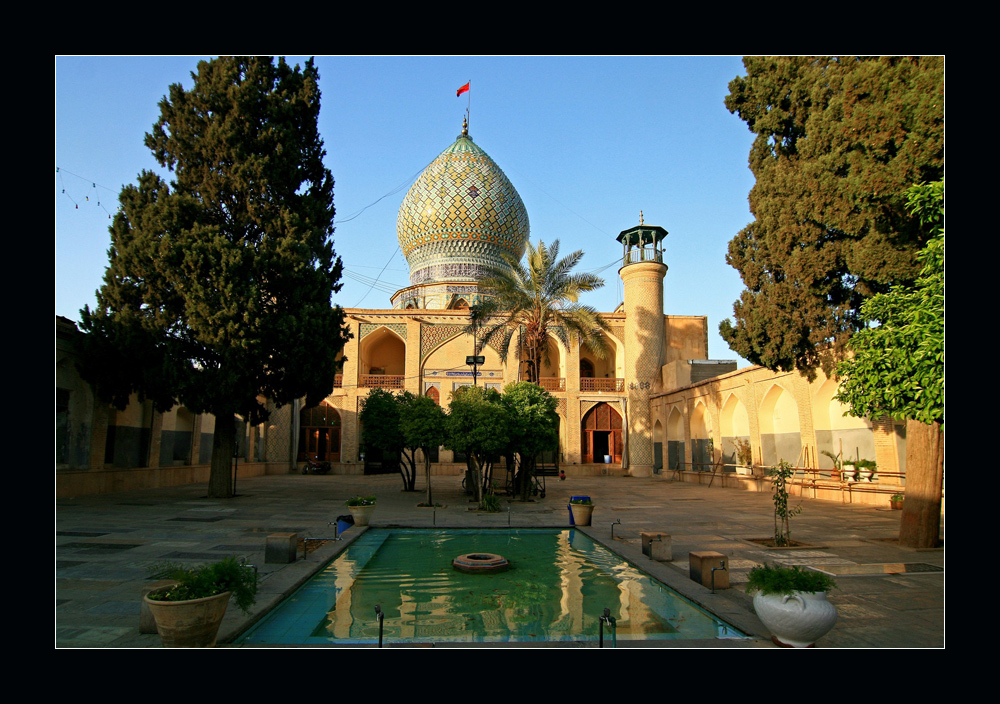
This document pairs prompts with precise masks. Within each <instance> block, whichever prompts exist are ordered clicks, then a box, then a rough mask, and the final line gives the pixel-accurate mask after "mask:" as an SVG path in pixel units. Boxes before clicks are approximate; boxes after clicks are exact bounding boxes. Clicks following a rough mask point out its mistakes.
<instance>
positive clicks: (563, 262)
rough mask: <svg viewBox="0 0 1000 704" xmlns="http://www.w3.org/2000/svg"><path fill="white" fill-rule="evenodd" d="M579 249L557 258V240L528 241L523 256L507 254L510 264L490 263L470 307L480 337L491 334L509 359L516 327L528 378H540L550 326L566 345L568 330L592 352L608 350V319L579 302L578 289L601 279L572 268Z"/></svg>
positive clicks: (591, 288) (594, 285)
mask: <svg viewBox="0 0 1000 704" xmlns="http://www.w3.org/2000/svg"><path fill="white" fill-rule="evenodd" d="M582 258H583V252H582V251H580V250H577V251H576V252H573V253H572V254H570V255H568V256H566V257H564V258H563V259H559V240H556V241H555V242H553V243H552V244H551V245H550V246H548V247H546V246H545V243H543V242H541V241H539V243H538V247H537V248H536V247H534V246H532V244H531V242H528V251H527V256H526V257H525V262H524V263H523V264H522V263H521V262H520V261H518V260H516V259H514V258H513V257H512V256H509V255H505V256H504V259H505V260H506V262H507V265H508V267H509V268H501V267H493V268H491V269H490V270H488V271H487V273H486V274H485V276H484V278H482V279H481V280H480V282H479V291H480V293H482V294H484V299H483V301H482V302H481V303H480V304H479V305H478V306H476V307H475V308H474V309H473V311H472V324H471V325H470V329H471V331H472V332H473V334H476V333H475V328H476V327H478V328H479V329H480V330H481V334H480V335H479V337H478V338H477V339H478V340H490V339H491V338H493V342H492V343H491V344H492V345H493V346H494V347H496V349H497V350H498V351H499V352H500V359H501V361H503V362H506V361H507V356H508V353H509V349H510V342H511V339H512V338H513V336H514V333H515V332H517V333H518V337H519V340H518V346H517V356H518V358H519V359H522V361H527V362H528V372H527V374H528V379H527V381H532V382H535V383H538V381H539V376H540V370H541V362H542V357H543V355H547V354H548V336H549V333H550V332H551V333H552V334H554V335H555V336H556V337H558V338H559V339H560V340H561V341H562V343H563V344H564V345H565V346H566V348H567V349H569V346H570V334H574V335H575V336H576V337H578V338H579V340H580V342H581V343H586V344H587V345H588V346H589V347H590V349H591V350H593V352H594V354H595V355H597V356H598V357H601V358H603V357H604V356H605V355H606V354H607V344H606V343H605V341H604V335H603V334H602V331H603V330H608V329H609V327H608V324H607V322H605V321H604V320H603V319H602V318H601V317H600V316H599V315H598V314H597V312H596V311H595V310H594V309H593V308H592V307H590V306H586V305H582V304H581V303H579V302H578V299H579V297H580V294H581V293H584V292H585V291H594V290H596V289H599V288H600V287H601V286H603V285H604V280H603V279H600V278H598V277H597V276H594V275H593V274H574V273H572V269H573V267H575V266H576V265H577V264H578V263H579V262H580V259H582Z"/></svg>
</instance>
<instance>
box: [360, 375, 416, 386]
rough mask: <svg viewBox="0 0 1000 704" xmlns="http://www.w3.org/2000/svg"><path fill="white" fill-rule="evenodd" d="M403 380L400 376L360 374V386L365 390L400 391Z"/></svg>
mask: <svg viewBox="0 0 1000 704" xmlns="http://www.w3.org/2000/svg"><path fill="white" fill-rule="evenodd" d="M405 378H406V377H404V376H403V375H402V374H362V375H361V386H363V387H364V388H366V389H401V388H403V379H405Z"/></svg>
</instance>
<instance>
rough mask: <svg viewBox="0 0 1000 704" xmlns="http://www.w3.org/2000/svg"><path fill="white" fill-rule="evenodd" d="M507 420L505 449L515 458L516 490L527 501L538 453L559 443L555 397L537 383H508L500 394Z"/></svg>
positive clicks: (554, 447) (555, 446)
mask: <svg viewBox="0 0 1000 704" xmlns="http://www.w3.org/2000/svg"><path fill="white" fill-rule="evenodd" d="M501 400H502V402H503V404H504V406H506V408H507V415H508V420H509V425H508V431H509V435H508V437H509V446H508V452H509V453H510V454H513V455H515V456H516V458H517V463H516V465H517V473H516V474H515V476H514V487H515V490H516V491H517V492H518V493H519V494H520V496H521V500H522V501H527V499H528V492H529V490H530V489H531V479H532V477H533V476H534V472H535V463H536V459H537V457H538V455H539V454H541V453H542V452H545V451H548V450H553V449H556V448H558V446H559V414H558V413H557V412H556V399H555V398H554V397H553V396H552V394H550V393H549V392H548V391H546V390H545V389H543V388H541V387H540V386H538V385H537V384H533V383H530V382H527V381H521V382H517V383H515V384H509V385H508V386H507V387H506V388H505V389H504V390H503V394H502V395H501Z"/></svg>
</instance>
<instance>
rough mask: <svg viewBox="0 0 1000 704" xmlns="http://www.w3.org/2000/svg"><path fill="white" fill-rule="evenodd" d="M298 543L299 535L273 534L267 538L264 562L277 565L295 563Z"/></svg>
mask: <svg viewBox="0 0 1000 704" xmlns="http://www.w3.org/2000/svg"><path fill="white" fill-rule="evenodd" d="M298 541H299V536H298V533H272V534H271V535H269V536H267V543H266V545H265V547H264V562H271V563H276V564H288V563H289V562H295V554H296V549H297V547H298Z"/></svg>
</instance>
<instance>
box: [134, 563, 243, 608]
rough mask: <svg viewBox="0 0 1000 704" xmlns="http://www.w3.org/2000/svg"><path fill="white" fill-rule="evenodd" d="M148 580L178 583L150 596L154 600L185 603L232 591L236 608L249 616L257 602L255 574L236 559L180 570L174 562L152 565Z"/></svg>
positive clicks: (151, 593) (180, 567) (179, 566)
mask: <svg viewBox="0 0 1000 704" xmlns="http://www.w3.org/2000/svg"><path fill="white" fill-rule="evenodd" d="M150 578H151V579H172V580H174V581H176V582H178V584H176V585H174V586H172V587H165V588H163V589H158V590H156V591H153V592H150V593H149V598H150V599H152V600H154V601H188V600H190V599H203V598H205V597H209V596H216V595H217V594H222V593H224V592H232V593H233V598H234V599H235V600H236V606H238V607H239V608H240V610H241V611H242V612H243V613H245V614H248V613H250V607H251V606H253V604H254V602H255V601H256V600H257V581H258V577H257V572H256V571H255V570H254V569H253V568H252V567H248V566H247V565H245V564H242V563H240V562H239V561H237V559H236V558H235V557H227V558H225V559H223V560H220V561H219V562H215V563H212V564H210V565H201V566H198V567H182V566H181V565H178V564H175V563H161V564H157V565H154V566H153V568H152V570H151V572H150Z"/></svg>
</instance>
